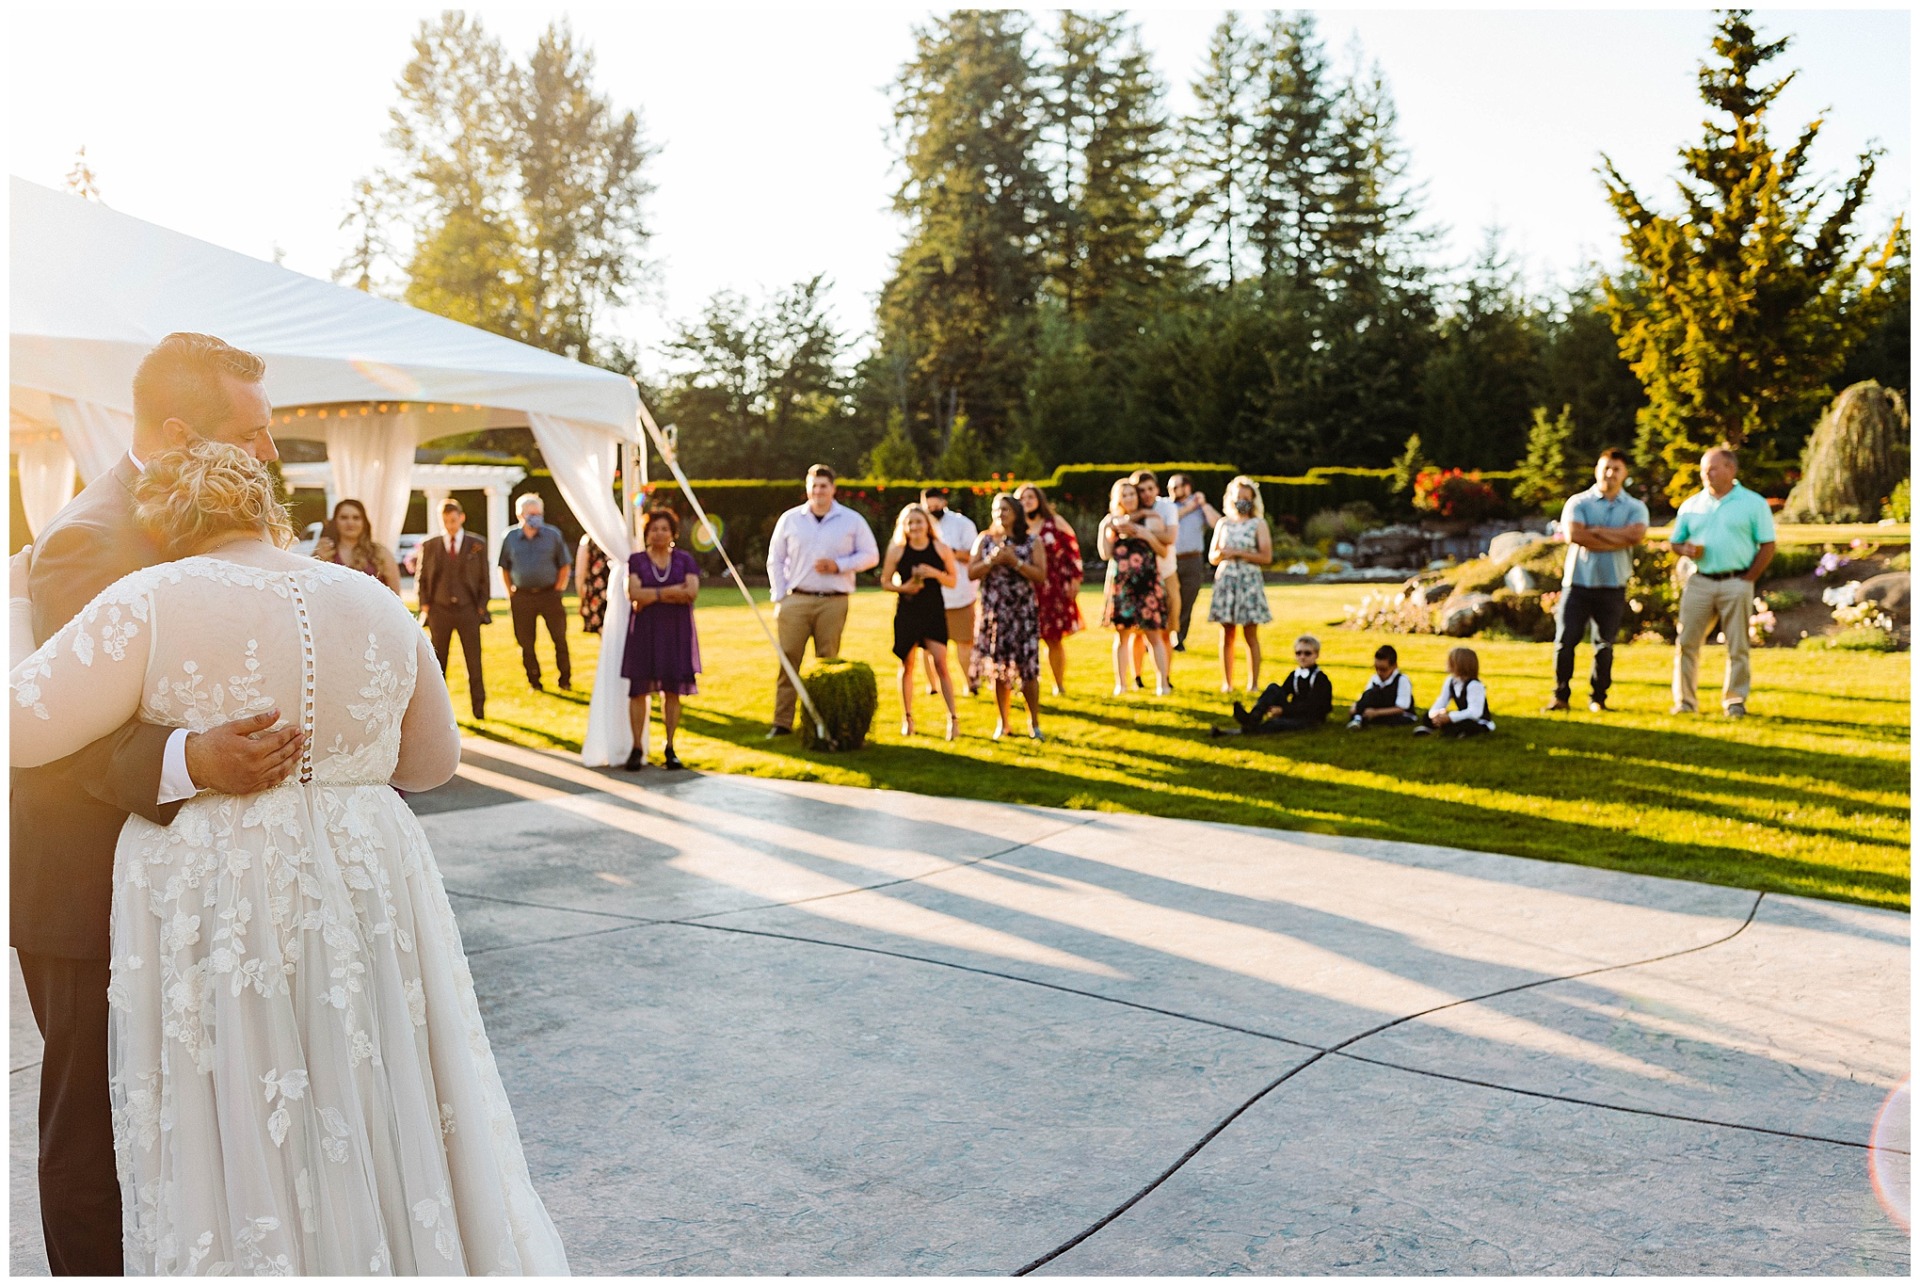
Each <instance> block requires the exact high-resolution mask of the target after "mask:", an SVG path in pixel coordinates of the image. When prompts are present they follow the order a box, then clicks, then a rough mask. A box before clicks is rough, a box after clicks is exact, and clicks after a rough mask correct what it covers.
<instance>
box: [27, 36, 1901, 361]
mask: <svg viewBox="0 0 1920 1286" xmlns="http://www.w3.org/2000/svg"><path fill="white" fill-rule="evenodd" d="M440 7H441V6H440V5H438V4H432V5H419V4H414V3H411V2H410V0H402V2H400V3H393V4H388V5H382V6H380V7H378V8H365V9H361V8H353V7H350V6H329V7H327V8H325V9H321V8H307V7H295V6H278V7H268V6H266V5H253V6H247V7H228V8H223V9H216V8H210V7H193V8H189V7H186V6H180V5H165V6H161V5H146V6H140V7H129V8H114V9H101V8H97V7H92V6H86V5H65V4H63V5H51V4H45V5H36V6H32V7H31V8H27V7H18V8H14V9H13V10H12V11H11V13H10V15H9V16H10V33H9V34H10V37H11V38H10V40H9V42H8V43H9V48H8V55H7V63H8V82H9V83H8V94H9V98H10V108H11V113H10V114H11V127H10V154H9V159H8V168H9V170H10V171H11V172H12V173H14V174H17V175H20V176H21V177H24V178H27V179H30V180H33V181H35V182H39V183H44V184H47V185H50V186H55V187H58V186H60V185H61V184H62V182H63V179H64V176H65V175H66V173H67V171H68V170H69V169H70V168H71V166H72V162H73V157H74V153H75V151H76V149H78V148H80V147H81V146H85V148H86V149H87V159H88V161H89V162H90V163H91V165H92V167H93V169H94V171H95V173H96V175H97V176H98V180H99V184H100V188H101V190H102V193H103V195H104V197H105V199H106V202H107V204H109V205H111V206H112V207H114V208H115V209H118V210H122V211H124V212H126V213H129V214H133V215H136V216H138V217H140V218H143V219H148V220H151V221H153V222H155V223H159V224H162V225H165V226H167V227H170V228H174V229H177V230H179V231H182V232H186V233H190V234H192V235H194V236H198V237H202V238H205V239H206V240H209V241H213V242H217V243H219V244H221V245H224V246H229V247H231V248H233V249H236V250H240V251H244V252H246V253H249V254H255V255H259V256H261V257H263V258H270V257H273V256H274V255H275V253H276V252H277V253H279V254H280V255H281V256H282V257H283V261H284V262H285V263H286V264H288V265H289V266H290V267H293V268H297V269H299V270H301V271H303V272H309V273H312V274H314V275H316V276H322V277H325V276H328V275H329V274H330V272H331V270H332V269H333V268H334V266H335V265H336V264H337V263H338V262H339V261H340V259H341V257H342V255H343V253H344V250H345V246H346V236H345V234H344V233H342V232H341V231H340V230H339V226H338V225H339V222H340V218H341V215H342V214H343V213H344V210H345V206H346V200H347V196H348V193H349V190H350V188H351V186H352V184H353V182H354V180H355V179H357V178H359V177H360V176H361V175H363V174H365V173H367V172H368V171H370V170H371V169H373V168H374V167H375V166H376V165H378V164H380V163H381V162H382V161H383V160H384V149H383V148H382V146H381V142H380V139H381V135H382V133H383V131H384V129H385V127H386V112H387V108H388V105H389V104H390V103H391V102H392V100H393V92H392V85H393V81H394V78H395V77H396V75H397V74H398V73H399V71H400V69H401V67H402V66H403V65H404V64H405V62H406V60H407V58H408V57H409V54H410V47H409V43H408V42H409V39H410V37H411V35H412V33H413V32H414V30H415V29H416V28H417V26H418V24H419V22H420V20H421V19H422V18H426V17H431V16H432V15H433V14H434V13H436V12H437V11H438V10H439V8H440ZM475 11H476V12H477V13H478V14H479V15H480V16H481V18H482V19H483V21H485V23H486V24H487V25H488V27H489V28H490V29H492V30H493V31H494V32H495V33H496V34H498V35H500V36H501V37H503V38H504V39H505V40H506V41H507V43H508V45H509V47H510V49H512V50H513V52H514V53H515V54H516V56H521V57H524V55H525V54H526V53H527V52H528V50H529V49H530V48H531V46H532V44H533V41H534V38H535V36H536V35H537V33H538V32H539V30H540V29H541V28H542V27H543V26H544V25H545V24H546V22H547V21H549V20H550V19H552V18H555V17H559V16H562V15H570V17H571V20H572V22H573V25H574V28H575V31H576V33H577V34H578V35H579V36H580V37H581V38H582V39H583V41H584V42H585V43H586V44H588V45H590V46H591V47H592V48H593V49H594V50H595V51H596V53H597V55H598V57H599V74H598V83H599V85H600V87H601V88H602V90H603V91H604V92H607V93H609V94H611V96H612V97H613V99H614V101H615V102H616V103H617V104H618V105H619V106H621V107H631V108H637V109H639V110H640V112H641V114H642V118H643V120H644V122H645V128H646V131H647V134H648V136H649V137H650V138H651V139H652V141H653V142H654V143H656V144H658V145H662V147H663V150H662V152H661V154H660V156H659V158H658V160H657V162H656V164H655V168H654V171H653V178H654V181H655V182H656V184H657V185H658V192H657V194H656V195H655V197H654V198H653V200H652V204H651V219H652V225H653V229H654V232H655V237H654V240H653V242H652V244H651V247H650V254H651V256H652V258H653V260H654V263H655V265H656V267H657V277H656V281H655V284H654V286H653V288H652V290H651V294H650V296H649V297H648V298H647V299H646V300H645V301H644V302H642V303H641V304H640V305H638V306H636V307H632V308H629V309H627V310H625V311H624V312H623V313H622V314H621V316H620V317H619V318H618V319H617V322H616V324H617V326H618V328H620V329H621V330H623V331H624V333H626V334H628V335H629V336H631V337H633V338H637V339H639V340H641V341H642V342H643V343H645V344H648V345H651V344H654V343H657V342H658V341H659V340H661V339H662V338H664V336H665V335H666V334H667V333H668V324H669V320H670V319H672V318H677V317H685V316H688V315H690V314H691V313H693V312H694V311H695V310H696V309H697V308H698V307H699V306H700V304H701V302H702V301H703V300H704V299H705V298H706V297H707V296H709V295H711V294H712V293H713V292H714V291H716V290H720V289H736V290H741V291H744V292H747V293H749V294H757V293H760V292H763V291H766V290H770V289H773V288H777V287H779V286H782V285H785V284H788V283H791V282H793V281H796V280H799V279H803V278H806V277H809V276H811V275H813V274H814V273H817V272H824V273H826V274H828V275H829V276H830V277H831V278H832V279H833V281H834V282H835V286H836V290H835V295H834V300H835V307H836V312H837V315H838V317H839V319H840V321H841V323H842V324H843V325H844V326H845V327H846V328H847V329H848V330H849V331H852V332H862V331H864V330H865V329H866V328H867V327H868V325H869V324H870V320H871V315H872V299H873V296H874V295H875V293H876V292H877V291H878V289H879V287H880V285H881V283H882V282H883V280H884V279H885V276H886V274H887V270H888V267H889V263H890V257H891V255H892V253H893V252H894V251H895V250H896V249H897V247H898V246H899V244H900V240H901V235H902V230H901V225H900V223H899V221H898V220H897V219H896V218H895V217H894V216H893V214H892V213H891V212H890V210H889V206H888V202H889V199H890V195H891V193H892V190H893V186H894V184H895V182H896V178H895V176H894V172H893V170H892V149H891V148H890V147H889V145H888V143H887V140H886V130H887V127H888V123H889V113H888V98H887V96H886V94H885V92H884V91H885V88H886V86H887V85H888V84H889V82H890V81H891V80H892V79H893V77H894V75H895V73H896V72H897V71H898V69H899V67H900V65H901V63H902V62H903V61H905V59H906V58H907V57H908V56H909V54H910V53H911V50H912V34H911V27H912V25H913V24H914V23H915V22H916V21H918V20H919V18H920V15H921V14H922V13H923V12H924V11H922V10H919V9H917V8H913V7H904V6H895V7H891V8H867V9H862V10H831V11H823V10H811V11H806V12H795V11H793V10H790V9H789V10H773V11H762V10H702V11H700V12H697V13H696V12H691V11H688V10H687V9H685V8H674V9H665V10H658V11H656V10H652V9H648V8H644V7H640V6H619V7H613V6H590V5H576V6H573V7H571V8H562V7H560V6H557V5H556V6H551V7H546V6H531V7H529V6H503V5H498V4H490V3H482V4H479V5H477V6H475ZM1318 13H1319V18H1320V21H1321V31H1322V35H1323V36H1324V38H1325V41H1326V44H1327V47H1328V50H1329V53H1330V54H1331V55H1332V57H1333V59H1334V61H1335V63H1336V65H1338V66H1342V67H1344V66H1346V65H1348V63H1349V61H1350V59H1351V56H1352V53H1353V51H1355V50H1358V51H1360V52H1362V53H1363V54H1364V56H1365V57H1366V58H1367V59H1368V60H1370V61H1378V62H1379V64H1380V65H1381V67H1382V68H1383V69H1384V71H1385V73H1386V77H1387V80H1388V83H1389V85H1390V86H1391V88H1392V91H1393V94H1394V97H1395V100H1396V102H1397V104H1398V107H1399V111H1400V120H1401V131H1402V138H1403V141H1404V143H1405V144H1406V146H1407V149H1408V151H1409V152H1410V154H1411V158H1412V162H1413V166H1414V171H1415V175H1416V177H1417V178H1418V179H1419V180H1420V181H1422V182H1424V184H1425V185H1426V194H1427V200H1426V208H1427V211H1428V217H1429V219H1430V220H1431V221H1432V222H1434V223H1437V224H1442V225H1445V226H1446V227H1448V228H1449V229H1450V235H1449V237H1448V238H1447V239H1446V240H1445V241H1444V242H1443V243H1442V248H1441V249H1442V253H1443V254H1445V255H1446V256H1448V257H1449V258H1450V259H1452V260H1454V261H1464V260H1465V259H1467V258H1468V257H1470V256H1471V254H1472V253H1473V251H1474V250H1475V248H1476V247H1477V246H1478V244H1479V243H1480V240H1481V236H1482V230H1483V229H1484V228H1486V227H1487V225H1489V224H1491V223H1498V224H1499V225H1500V226H1501V227H1502V228H1503V229H1504V230H1505V231H1506V234H1507V245H1508V246H1509V248H1510V249H1511V250H1512V251H1513V252H1514V253H1515V254H1516V255H1517V256H1518V258H1519V259H1520V261H1521V262H1522V263H1523V264H1524V265H1525V267H1526V268H1527V270H1528V271H1529V274H1530V276H1531V277H1532V279H1533V280H1534V281H1535V282H1543V281H1546V280H1550V279H1551V280H1564V279H1566V278H1568V277H1570V276H1571V275H1572V274H1573V273H1574V272H1575V271H1576V269H1577V267H1578V265H1579V264H1581V263H1582V262H1583V261H1587V260H1591V259H1595V258H1599V259H1603V260H1607V261H1611V260H1612V259H1613V258H1614V256H1615V254H1616V252H1617V246H1618V242H1617V232H1616V230H1615V227H1614V225H1613V222H1612V216H1611V213H1610V211H1609V210H1608V208H1607V206H1606V203H1605V200H1604V198H1603V196H1602V194H1601V190H1600V186H1599V182H1598V180H1597V179H1596V178H1595V176H1594V173H1593V168H1594V166H1595V165H1596V164H1597V163H1598V159H1599V155H1600V153H1601V152H1602V151H1605V152H1606V153H1608V154H1609V155H1611V156H1612V157H1613V158H1614V160H1615V161H1616V163H1618V164H1619V166H1620V167H1621V170H1622V172H1623V173H1624V174H1625V175H1626V176H1627V177H1628V179H1629V180H1630V181H1631V182H1633V183H1634V184H1635V185H1636V186H1637V187H1638V188H1639V189H1640V192H1641V195H1642V196H1643V197H1646V198H1649V199H1652V200H1655V201H1658V202H1662V203H1665V202H1667V201H1669V200H1670V199H1671V184H1670V182H1669V176H1670V175H1671V174H1672V173H1673V172H1674V169H1675V161H1676V149H1677V148H1678V147H1679V146H1681V145H1682V144H1684V143H1688V142H1691V141H1693V140H1694V139H1695V138H1696V137H1697V136H1698V134H1699V128H1700V122H1701V121H1702V119H1703V118H1704V105H1703V104H1702V103H1701V102H1700V100H1699V98H1698V97H1697V93H1696V90H1695V81H1694V74H1695V69H1696V67H1697V65H1698V63H1699V61H1700V60H1701V58H1702V56H1703V55H1704V54H1705V53H1706V51H1707V40H1708V33H1709V31H1710V30H1711V27H1712V23H1713V16H1712V14H1711V13H1710V12H1709V11H1707V10H1704V9H1667V10H1636V11H1616V12H1596V11H1576V10H1516V11H1461V10H1438V9H1423V10H1410V11H1409V10H1401V11H1382V10H1361V9H1351V8H1348V9H1341V8H1334V9H1322V10H1320V11H1318ZM1133 16H1134V17H1135V19H1137V20H1138V22H1139V23H1140V25H1141V28H1142V32H1143V35H1144V38H1145V41H1146V43H1147V46H1148V49H1149V50H1150V52H1151V54H1152V56H1153V59H1154V62H1155V65H1156V67H1157V68H1158V70H1159V72H1160V74H1161V76H1162V78H1163V79H1164V80H1165V81H1166V82H1167V83H1168V85H1169V87H1170V89H1171V90H1172V96H1171V105H1172V107H1173V108H1174V110H1175V111H1180V110H1184V109H1185V108H1186V106H1187V105H1188V103H1189V102H1190V95H1189V93H1188V90H1187V83H1188V81H1189V80H1190V79H1191V78H1192V76H1193V75H1194V74H1195V72H1196V71H1197V69H1198V67H1199V65H1200V62H1201V58H1202V55H1203V53H1204V50H1205V46H1206V40H1207V36H1208V34H1209V32H1210V31H1211V29H1212V28H1213V26H1214V25H1215V24H1216V23H1217V22H1218V20H1219V17H1220V12H1219V10H1217V9H1202V8H1187V9H1143V10H1137V11H1135V12H1134V14H1133ZM1045 20H1046V18H1045V16H1044V15H1042V16H1041V21H1045ZM1760 24H1761V30H1762V31H1763V33H1765V34H1766V35H1768V36H1778V35H1792V36H1793V37H1794V43H1793V45H1792V46H1791V47H1790V48H1789V49H1788V51H1787V53H1786V55H1785V57H1784V58H1783V59H1781V60H1778V61H1776V63H1775V64H1774V66H1775V67H1776V68H1779V67H1797V68H1799V69H1800V75H1799V76H1798V78H1797V79H1796V80H1795V82H1794V84H1793V85H1792V86H1791V87H1790V88H1789V90H1788V92H1787V93H1786V94H1785V95H1784V96H1783V97H1782V98H1781V99H1780V100H1779V103H1778V104H1777V107H1776V114H1775V117H1774V120H1775V122H1776V124H1775V126H1774V130H1775V134H1776V137H1777V139H1778V145H1779V146H1782V147H1784V146H1785V145H1786V143H1787V141H1789V139H1790V138H1791V137H1792V135H1793V134H1794V133H1796V132H1797V130H1798V129H1799V127H1800V126H1801V125H1803V124H1804V123H1805V122H1806V121H1808V120H1810V119H1812V118H1813V117H1815V116H1817V115H1822V114H1824V115H1825V119H1826V122H1827V123H1826V127H1825V129H1824V131H1823V133H1822V136H1821V143H1820V145H1819V146H1818V147H1817V148H1816V151H1815V161H1816V164H1817V166H1818V168H1819V169H1821V170H1822V171H1823V172H1825V173H1829V174H1837V173H1842V172H1845V171H1846V170H1848V168H1849V163H1850V160H1851V158H1852V157H1853V156H1854V155H1855V154H1856V153H1857V152H1859V151H1860V150H1861V149H1862V148H1864V147H1866V146H1867V145H1868V144H1869V143H1870V142H1876V143H1877V144H1878V145H1879V146H1881V147H1883V148H1884V149H1885V152H1886V155H1885V156H1884V158H1883V159H1882V162H1881V166H1880V171H1879V174H1878V176H1877V177H1876V179H1875V182H1874V191H1875V194H1876V195H1875V199H1874V201H1873V203H1872V205H1871V207H1870V208H1869V210H1868V212H1867V218H1866V223H1867V225H1868V226H1869V227H1871V228H1874V229H1884V228H1885V226H1886V225H1887V224H1888V223H1889V222H1890V221H1891V219H1892V218H1893V216H1894V215H1895V214H1896V213H1899V212H1901V211H1905V210H1906V209H1907V208H1908V202H1909V170H1908V166H1909V145H1910V92H1911V87H1910V54H1909V40H1910V20H1909V16H1908V14H1907V12H1906V11H1905V10H1904V9H1881V10H1857V9H1856V10H1837V9H1827V10H1804V9H1802V10H1786V9H1774V10H1763V11H1761V14H1760ZM646 362H647V366H648V368H649V369H650V370H655V371H657V369H658V366H659V361H658V358H657V356H656V355H655V354H653V353H651V352H650V353H648V355H647V358H646Z"/></svg>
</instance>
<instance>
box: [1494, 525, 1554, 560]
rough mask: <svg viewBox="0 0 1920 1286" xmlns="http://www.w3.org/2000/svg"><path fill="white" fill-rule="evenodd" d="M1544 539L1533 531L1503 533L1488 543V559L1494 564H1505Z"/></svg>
mask: <svg viewBox="0 0 1920 1286" xmlns="http://www.w3.org/2000/svg"><path fill="white" fill-rule="evenodd" d="M1540 539H1542V537H1541V536H1540V534H1539V533H1537V532H1531V531H1503V532H1501V533H1500V534H1499V535H1498V536H1495V537H1494V538H1493V539H1492V540H1490V541H1488V542H1487V557H1488V558H1491V559H1493V561H1494V562H1496V563H1499V562H1505V561H1506V560H1507V559H1509V558H1512V557H1513V556H1514V555H1515V554H1517V553H1519V552H1520V551H1521V550H1523V549H1525V548H1526V547H1527V546H1528V545H1531V544H1532V543H1533V542H1534V541H1536V540H1540Z"/></svg>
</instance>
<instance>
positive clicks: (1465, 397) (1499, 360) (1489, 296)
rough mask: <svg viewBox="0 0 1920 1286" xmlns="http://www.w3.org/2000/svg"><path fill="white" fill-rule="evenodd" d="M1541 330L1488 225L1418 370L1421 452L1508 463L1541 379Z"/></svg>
mask: <svg viewBox="0 0 1920 1286" xmlns="http://www.w3.org/2000/svg"><path fill="white" fill-rule="evenodd" d="M1540 339H1541V328H1540V324H1539V318H1538V314H1537V311H1536V310H1535V308H1534V306H1533V305H1532V303H1531V302H1530V301H1529V300H1528V298H1527V296H1526V293H1525V291H1524V290H1523V288H1522V286H1521V283H1520V280H1519V277H1518V275H1517V274H1516V273H1515V272H1514V270H1513V268H1512V266H1511V264H1510V263H1509V261H1508V259H1507V256H1506V254H1505V253H1504V252H1503V251H1502V250H1501V248H1500V237H1499V232H1498V230H1496V229H1490V230H1489V231H1488V232H1487V236H1486V240H1485V242H1484V244H1483V245H1482V248H1481V251H1480V256H1479V258H1478V259H1477V261H1476V262H1475V263H1474V265H1473V267H1472V268H1471V269H1470V270H1469V272H1468V274H1467V277H1466V280H1465V281H1464V282H1463V283H1462V285H1461V286H1460V288H1459V290H1458V292H1457V294H1456V295H1455V298H1454V299H1453V301H1452V303H1451V306H1450V307H1449V308H1448V309H1447V310H1446V312H1445V313H1444V314H1443V315H1442V317H1441V318H1440V324H1439V332H1438V336H1437V340H1436V343H1437V346H1436V348H1435V349H1434V352H1433V354H1432V356H1431V357H1430V358H1429V359H1428V361H1427V365H1426V370H1425V371H1424V373H1423V381H1422V382H1423V393H1424V398H1425V403H1426V416H1425V419H1426V427H1425V429H1424V430H1423V432H1422V437H1423V438H1424V440H1425V442H1426V446H1427V450H1429V451H1430V452H1432V453H1433V455H1434V457H1435V458H1436V459H1437V460H1439V461H1440V463H1441V464H1442V465H1443V466H1446V467H1458V468H1492V469H1501V468H1507V467H1510V466H1511V465H1512V464H1513V463H1514V461H1515V460H1517V459H1519V457H1520V455H1521V453H1522V452H1523V451H1524V450H1525V449H1526V440H1527V426H1528V424H1529V423H1530V421H1531V418H1532V411H1533V408H1534V406H1535V405H1537V404H1538V401H1539V394H1540V383H1541V361H1540V347H1541V345H1540Z"/></svg>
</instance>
